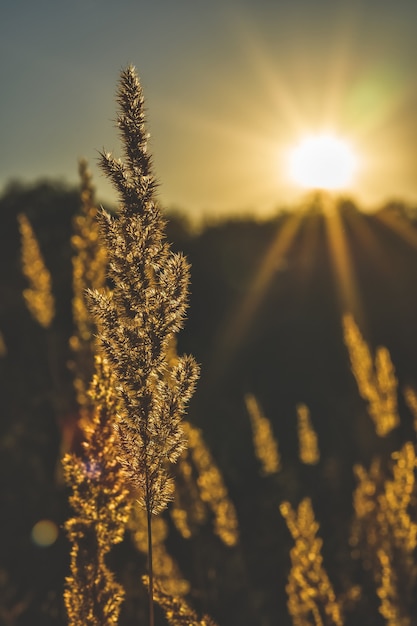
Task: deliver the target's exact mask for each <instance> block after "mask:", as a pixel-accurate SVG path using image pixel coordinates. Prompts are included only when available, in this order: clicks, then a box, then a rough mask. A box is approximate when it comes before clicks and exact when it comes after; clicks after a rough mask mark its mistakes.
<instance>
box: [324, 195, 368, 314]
mask: <svg viewBox="0 0 417 626" xmlns="http://www.w3.org/2000/svg"><path fill="white" fill-rule="evenodd" d="M323 202H324V216H325V223H326V231H327V233H326V234H327V241H328V246H329V252H330V257H331V260H332V267H333V272H334V277H335V284H336V287H337V295H338V299H339V304H340V308H341V313H342V314H344V313H347V312H350V313H352V314H353V315H354V316H355V317H356V318H357V319H361V318H362V317H363V315H362V306H361V302H360V296H359V290H358V287H357V282H356V277H355V274H354V270H353V264H352V260H351V257H350V253H349V247H348V242H347V238H346V236H345V233H344V230H343V222H342V216H341V214H340V210H339V207H337V206H335V205H334V200H333V199H332V198H331V197H329V196H326V197H324V200H323Z"/></svg>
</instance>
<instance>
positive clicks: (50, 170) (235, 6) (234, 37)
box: [0, 0, 417, 217]
mask: <svg viewBox="0 0 417 626" xmlns="http://www.w3.org/2000/svg"><path fill="white" fill-rule="evenodd" d="M416 42H417V2H415V0H397V1H396V2H395V3H394V2H392V0H390V1H387V0H367V1H365V0H362V1H361V0H350V1H349V2H342V1H340V0H314V1H313V0H286V1H278V0H230V1H227V0H211V1H210V2H207V0H204V1H203V0H149V1H145V0H135V1H134V0H118V1H117V2H116V1H115V0H113V1H111V0H72V1H71V2H67V1H65V2H64V1H63V0H37V2H33V0H2V3H1V20H0V79H1V85H2V89H1V96H0V111H1V116H0V189H1V188H3V187H4V186H5V185H6V184H7V183H8V182H9V181H10V180H12V179H14V180H16V179H17V180H21V181H23V182H28V183H32V182H34V181H36V180H38V179H39V178H51V179H60V180H64V181H67V182H68V183H71V184H72V183H75V184H78V174H77V162H78V159H79V158H80V157H85V158H87V159H88V161H89V163H90V167H91V170H92V172H93V176H94V182H95V185H96V188H97V193H98V197H99V199H100V200H101V201H103V202H105V201H114V200H115V195H114V193H113V190H112V189H111V187H110V185H109V183H108V182H107V181H106V179H105V177H104V176H103V174H101V172H100V171H99V169H98V167H97V157H98V151H99V150H101V149H103V148H105V149H106V150H110V151H112V152H114V154H115V155H116V156H119V155H120V153H121V150H120V143H119V139H118V135H117V131H116V130H115V127H114V120H115V117H116V104H115V91H116V88H117V81H118V78H119V73H120V70H121V69H122V68H124V67H125V66H127V65H128V64H133V65H135V67H136V69H137V71H138V74H139V76H140V78H141V82H142V86H143V90H144V94H145V99H146V108H147V120H148V130H149V132H150V152H151V153H152V155H153V159H154V164H155V174H156V177H157V179H158V181H159V198H160V202H161V203H162V204H163V205H164V206H166V207H169V208H175V207H176V208H179V209H182V210H185V211H187V212H188V213H189V214H190V216H192V217H198V216H201V215H206V216H210V215H213V216H217V215H224V214H235V213H237V212H244V213H250V212H255V213H256V214H258V215H260V216H263V215H267V214H269V213H270V212H271V211H274V210H276V209H277V208H279V207H282V206H290V205H293V206H295V205H296V204H297V202H300V201H301V198H302V197H303V194H305V190H302V189H300V187H299V186H297V185H296V184H295V183H294V182H293V181H292V180H291V178H290V176H289V173H288V153H289V151H290V150H291V148H292V147H293V146H294V145H296V144H297V142H299V141H300V140H302V139H303V137H305V136H306V135H309V134H313V133H318V132H322V131H326V132H327V131H329V132H334V133H336V134H337V135H339V136H341V137H343V138H345V139H346V140H347V141H348V142H349V143H350V144H351V145H352V146H354V149H355V151H356V153H357V154H358V155H359V164H358V168H357V173H356V177H355V179H354V181H353V183H352V185H350V186H349V188H347V189H345V190H343V193H344V194H345V195H350V196H351V197H353V198H355V199H356V200H357V201H358V202H359V203H362V205H363V206H364V207H370V208H372V207H375V206H377V205H378V204H379V203H382V202H385V201H387V200H391V199H397V200H398V199H399V200H404V201H406V202H415V201H417V107H416V104H417V43H416Z"/></svg>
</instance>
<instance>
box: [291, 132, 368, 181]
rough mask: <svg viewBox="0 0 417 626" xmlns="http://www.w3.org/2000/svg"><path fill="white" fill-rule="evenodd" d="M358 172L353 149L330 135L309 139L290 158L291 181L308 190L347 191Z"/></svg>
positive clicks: (296, 148) (302, 142)
mask: <svg viewBox="0 0 417 626" xmlns="http://www.w3.org/2000/svg"><path fill="white" fill-rule="evenodd" d="M356 168H357V157H356V156H355V154H354V153H353V151H352V149H351V147H350V146H349V145H348V144H347V143H346V142H345V141H344V140H342V139H340V138H338V137H336V136H334V135H330V134H323V135H313V136H310V137H306V138H305V139H303V140H302V141H301V142H300V143H299V144H298V145H297V146H295V148H294V149H293V150H291V152H290V154H289V173H290V176H291V179H292V180H293V181H294V182H295V183H296V184H297V185H299V186H300V187H303V188H305V189H342V188H344V187H348V186H349V185H350V184H351V183H352V181H353V176H354V173H355V171H356Z"/></svg>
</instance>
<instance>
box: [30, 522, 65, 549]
mask: <svg viewBox="0 0 417 626" xmlns="http://www.w3.org/2000/svg"><path fill="white" fill-rule="evenodd" d="M58 532H59V530H58V526H57V525H56V524H55V522H52V521H51V520H49V519H43V520H40V521H39V522H37V523H36V524H35V525H34V527H33V528H32V533H31V537H32V541H33V543H34V544H36V545H37V546H39V547H41V548H47V547H48V546H51V545H52V544H53V543H55V541H56V540H57V538H58Z"/></svg>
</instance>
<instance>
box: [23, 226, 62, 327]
mask: <svg viewBox="0 0 417 626" xmlns="http://www.w3.org/2000/svg"><path fill="white" fill-rule="evenodd" d="M19 227H20V235H21V242H22V244H21V245H22V271H23V274H24V275H25V277H26V279H27V282H28V284H29V287H27V289H24V291H23V297H24V299H25V301H26V305H27V307H28V309H29V311H30V313H31V314H32V315H33V317H34V318H35V320H36V321H37V322H38V323H39V324H40V325H41V326H43V327H44V328H48V327H49V326H50V325H51V323H52V320H53V319H54V316H55V301H54V297H53V295H52V281H51V274H50V272H49V270H48V268H47V267H46V265H45V261H44V258H43V255H42V252H41V250H40V247H39V243H38V240H37V238H36V235H35V233H34V231H33V228H32V225H31V223H30V222H29V220H28V218H27V217H26V216H25V215H23V214H21V215H19Z"/></svg>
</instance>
